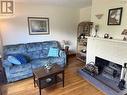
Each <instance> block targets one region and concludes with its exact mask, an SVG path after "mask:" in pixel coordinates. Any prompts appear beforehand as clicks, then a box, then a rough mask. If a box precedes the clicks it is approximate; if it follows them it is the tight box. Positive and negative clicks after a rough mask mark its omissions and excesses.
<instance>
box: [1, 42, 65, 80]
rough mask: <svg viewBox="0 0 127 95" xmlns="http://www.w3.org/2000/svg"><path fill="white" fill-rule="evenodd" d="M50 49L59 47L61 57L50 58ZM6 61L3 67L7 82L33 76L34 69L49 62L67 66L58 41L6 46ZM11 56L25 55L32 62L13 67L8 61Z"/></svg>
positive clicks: (4, 51)
mask: <svg viewBox="0 0 127 95" xmlns="http://www.w3.org/2000/svg"><path fill="white" fill-rule="evenodd" d="M50 47H57V48H59V49H60V51H59V57H48V56H47V55H48V51H49V48H50ZM3 53H4V60H3V67H4V69H5V74H6V78H7V82H14V81H17V80H21V79H24V78H28V77H31V76H32V69H35V68H38V67H42V66H44V65H45V64H47V63H48V62H49V61H50V62H51V63H52V64H54V63H57V64H59V65H60V66H62V67H64V66H65V64H66V54H65V52H64V51H62V50H61V48H60V45H59V43H58V42H57V41H45V42H35V43H27V44H17V45H7V46H4V50H3ZM9 54H23V55H25V56H26V57H27V58H28V59H30V61H29V62H28V63H27V64H21V65H12V64H10V63H9V62H8V60H7V55H9Z"/></svg>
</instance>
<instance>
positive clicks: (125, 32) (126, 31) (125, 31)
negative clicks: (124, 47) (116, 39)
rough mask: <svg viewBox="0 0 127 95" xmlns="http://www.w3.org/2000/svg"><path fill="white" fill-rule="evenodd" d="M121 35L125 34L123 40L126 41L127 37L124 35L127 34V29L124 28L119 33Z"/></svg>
mask: <svg viewBox="0 0 127 95" xmlns="http://www.w3.org/2000/svg"><path fill="white" fill-rule="evenodd" d="M121 35H125V36H124V38H123V40H124V41H126V40H127V37H126V35H127V29H124V30H123V32H122V33H121Z"/></svg>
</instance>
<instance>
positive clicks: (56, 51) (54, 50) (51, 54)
mask: <svg viewBox="0 0 127 95" xmlns="http://www.w3.org/2000/svg"><path fill="white" fill-rule="evenodd" d="M48 57H59V49H58V48H53V47H51V48H50V49H49V52H48Z"/></svg>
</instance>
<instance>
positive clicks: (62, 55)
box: [59, 50, 67, 65]
mask: <svg viewBox="0 0 127 95" xmlns="http://www.w3.org/2000/svg"><path fill="white" fill-rule="evenodd" d="M59 55H60V57H62V58H64V61H65V65H66V63H67V55H66V53H65V51H63V50H60V53H59Z"/></svg>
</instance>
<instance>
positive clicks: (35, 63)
mask: <svg viewBox="0 0 127 95" xmlns="http://www.w3.org/2000/svg"><path fill="white" fill-rule="evenodd" d="M49 62H50V60H49V58H48V57H47V58H40V59H34V60H33V61H31V65H32V68H33V69H35V68H39V67H42V66H44V65H45V64H47V63H49Z"/></svg>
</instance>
